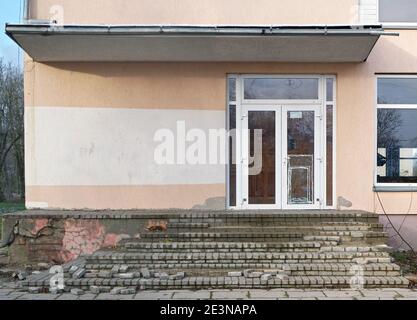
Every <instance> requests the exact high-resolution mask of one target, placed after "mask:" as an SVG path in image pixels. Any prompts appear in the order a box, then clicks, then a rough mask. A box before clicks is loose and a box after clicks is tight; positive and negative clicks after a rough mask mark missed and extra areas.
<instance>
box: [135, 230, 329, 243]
mask: <svg viewBox="0 0 417 320" xmlns="http://www.w3.org/2000/svg"><path fill="white" fill-rule="evenodd" d="M304 236H305V234H304V233H301V232H300V233H291V232H283V233H274V232H271V233H267V232H263V233H260V232H258V233H247V232H242V233H240V232H235V233H231V232H226V233H221V232H206V233H205V232H178V233H144V234H142V235H141V239H137V240H136V242H138V241H147V240H148V241H155V240H158V241H163V240H173V241H197V242H202V241H217V242H219V241H262V242H264V241H267V242H271V241H281V242H289V241H299V240H303V237H304ZM334 239H336V237H334V238H333V239H332V238H331V237H330V238H326V237H324V236H322V238H321V240H322V241H337V240H334ZM304 240H307V239H304ZM307 241H308V240H307ZM313 241H314V240H313ZM129 242H132V239H130V240H129Z"/></svg>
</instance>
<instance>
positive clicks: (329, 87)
mask: <svg viewBox="0 0 417 320" xmlns="http://www.w3.org/2000/svg"><path fill="white" fill-rule="evenodd" d="M333 95H334V94H333V79H332V78H328V79H326V101H333V100H334V96H333Z"/></svg>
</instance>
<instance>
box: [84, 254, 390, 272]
mask: <svg viewBox="0 0 417 320" xmlns="http://www.w3.org/2000/svg"><path fill="white" fill-rule="evenodd" d="M320 262H327V263H331V262H336V263H337V262H360V263H363V262H365V263H366V262H368V263H370V262H373V263H390V262H391V258H390V257H389V254H388V253H386V252H346V251H343V252H291V253H271V252H241V253H230V252H225V253H207V252H197V253H195V252H190V253H164V252H162V253H137V252H128V253H126V252H124V253H114V252H113V253H107V252H97V253H95V254H93V255H91V256H88V257H86V263H87V264H107V265H111V264H127V265H138V266H139V265H140V266H145V265H146V266H152V265H169V266H172V267H175V266H180V267H187V266H189V265H193V264H197V265H199V266H200V267H202V268H210V267H212V266H215V267H218V266H221V265H223V266H225V267H226V268H228V267H230V265H233V267H235V266H236V267H237V268H241V267H240V265H243V264H245V265H255V264H285V263H320Z"/></svg>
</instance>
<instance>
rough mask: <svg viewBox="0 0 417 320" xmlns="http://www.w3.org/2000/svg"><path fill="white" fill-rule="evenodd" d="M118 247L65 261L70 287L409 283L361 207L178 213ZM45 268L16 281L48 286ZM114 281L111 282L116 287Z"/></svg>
mask: <svg viewBox="0 0 417 320" xmlns="http://www.w3.org/2000/svg"><path fill="white" fill-rule="evenodd" d="M158 221H161V219H160V217H158V216H157V215H156V216H155V222H156V223H155V224H154V225H150V227H149V228H148V230H147V231H146V232H143V233H141V234H140V235H138V237H137V238H134V239H125V240H123V241H122V242H121V243H119V246H118V248H115V249H114V250H111V251H99V252H95V253H94V254H92V255H88V256H84V257H81V258H80V259H78V260H77V261H75V262H73V263H69V264H67V265H65V266H64V271H65V284H66V286H67V287H68V288H79V289H83V290H95V291H98V292H106V291H110V290H113V291H117V290H122V289H121V288H125V289H124V290H138V289H139V290H146V289H153V290H155V289H156V290H164V289H203V288H217V289H220V288H221V289H224V288H229V289H233V288H259V289H267V288H291V287H294V288H349V287H350V286H351V285H352V283H353V284H356V285H358V284H359V285H363V286H364V287H378V288H379V287H407V286H408V284H409V282H408V281H407V280H406V279H405V278H403V277H402V276H401V270H400V268H399V266H397V265H395V264H394V263H392V262H391V258H390V255H389V253H388V252H387V251H388V250H387V249H388V248H387V247H386V246H384V245H385V242H386V234H385V233H384V231H383V227H382V225H380V224H379V222H378V216H377V215H374V214H370V213H366V212H348V213H346V212H335V211H330V212H326V211H320V212H304V211H299V212H291V213H289V212H279V211H277V212H267V213H265V212H253V211H251V212H222V213H218V212H217V213H204V214H202V213H198V212H194V213H189V212H187V213H183V214H181V213H177V214H172V215H170V216H169V217H168V218H167V219H163V223H161V224H159V222H158ZM50 277H51V276H50V275H48V274H40V275H36V276H33V277H30V278H29V279H27V280H26V281H24V282H22V285H23V286H25V287H40V288H44V289H45V290H46V289H47V288H49V279H50ZM115 288H116V289H115Z"/></svg>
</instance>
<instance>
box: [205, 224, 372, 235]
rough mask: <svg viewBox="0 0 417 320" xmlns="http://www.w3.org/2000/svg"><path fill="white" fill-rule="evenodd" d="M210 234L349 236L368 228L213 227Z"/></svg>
mask: <svg viewBox="0 0 417 320" xmlns="http://www.w3.org/2000/svg"><path fill="white" fill-rule="evenodd" d="M209 230H210V232H216V233H226V232H234V233H240V232H241V233H247V232H250V233H258V232H261V233H303V234H310V233H312V234H316V233H320V232H326V233H327V232H328V233H332V232H333V233H337V232H341V233H343V234H345V233H346V234H350V232H352V231H356V232H361V231H362V232H368V231H372V230H370V228H369V226H362V227H359V226H352V227H348V226H340V227H335V226H321V225H317V226H311V225H310V226H288V225H282V226H242V225H233V226H213V227H211V228H210V229H209ZM331 235H333V234H331Z"/></svg>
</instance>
